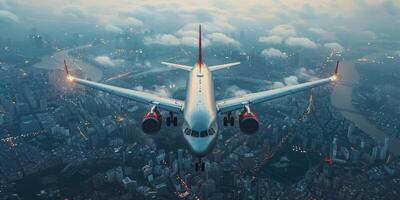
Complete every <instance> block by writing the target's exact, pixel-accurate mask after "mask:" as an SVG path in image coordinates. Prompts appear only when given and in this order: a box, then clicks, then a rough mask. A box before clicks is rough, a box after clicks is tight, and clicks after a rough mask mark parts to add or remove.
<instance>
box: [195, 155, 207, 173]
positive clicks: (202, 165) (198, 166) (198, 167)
mask: <svg viewBox="0 0 400 200" xmlns="http://www.w3.org/2000/svg"><path fill="white" fill-rule="evenodd" d="M205 169H206V164H205V163H204V162H202V161H201V158H199V161H198V162H196V163H195V170H196V172H198V171H199V170H201V171H202V172H204V171H205Z"/></svg>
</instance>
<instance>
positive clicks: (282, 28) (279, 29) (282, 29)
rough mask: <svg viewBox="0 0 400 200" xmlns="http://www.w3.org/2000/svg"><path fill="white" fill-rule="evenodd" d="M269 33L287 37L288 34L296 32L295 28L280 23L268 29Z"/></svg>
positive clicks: (293, 34) (291, 34)
mask: <svg viewBox="0 0 400 200" xmlns="http://www.w3.org/2000/svg"><path fill="white" fill-rule="evenodd" d="M270 34H271V35H278V36H282V37H285V38H286V37H289V36H295V35H296V34H297V33H296V29H295V28H294V27H293V26H291V25H288V24H281V25H277V26H275V27H274V28H272V29H271V31H270Z"/></svg>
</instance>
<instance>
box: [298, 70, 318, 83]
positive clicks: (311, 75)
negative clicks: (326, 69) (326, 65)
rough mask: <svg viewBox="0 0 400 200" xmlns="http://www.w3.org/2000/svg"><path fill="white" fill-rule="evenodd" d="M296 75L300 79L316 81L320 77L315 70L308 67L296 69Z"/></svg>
mask: <svg viewBox="0 0 400 200" xmlns="http://www.w3.org/2000/svg"><path fill="white" fill-rule="evenodd" d="M296 76H297V77H298V78H299V79H300V80H304V81H314V80H317V79H318V77H316V76H315V72H314V70H312V69H306V68H304V67H301V68H299V69H298V70H297V71H296Z"/></svg>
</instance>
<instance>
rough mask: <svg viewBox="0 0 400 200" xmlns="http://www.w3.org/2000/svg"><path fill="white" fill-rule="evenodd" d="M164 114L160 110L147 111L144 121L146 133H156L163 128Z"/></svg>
mask: <svg viewBox="0 0 400 200" xmlns="http://www.w3.org/2000/svg"><path fill="white" fill-rule="evenodd" d="M161 123H162V116H161V114H160V112H159V111H158V110H153V111H150V112H147V113H146V114H145V115H144V118H143V121H142V130H143V132H144V133H146V134H154V133H156V132H158V131H160V129H161Z"/></svg>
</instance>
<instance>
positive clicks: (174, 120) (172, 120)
mask: <svg viewBox="0 0 400 200" xmlns="http://www.w3.org/2000/svg"><path fill="white" fill-rule="evenodd" d="M166 123H167V126H168V127H169V126H171V124H172V125H174V126H178V118H177V117H175V116H174V113H173V112H169V117H167V121H166Z"/></svg>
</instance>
